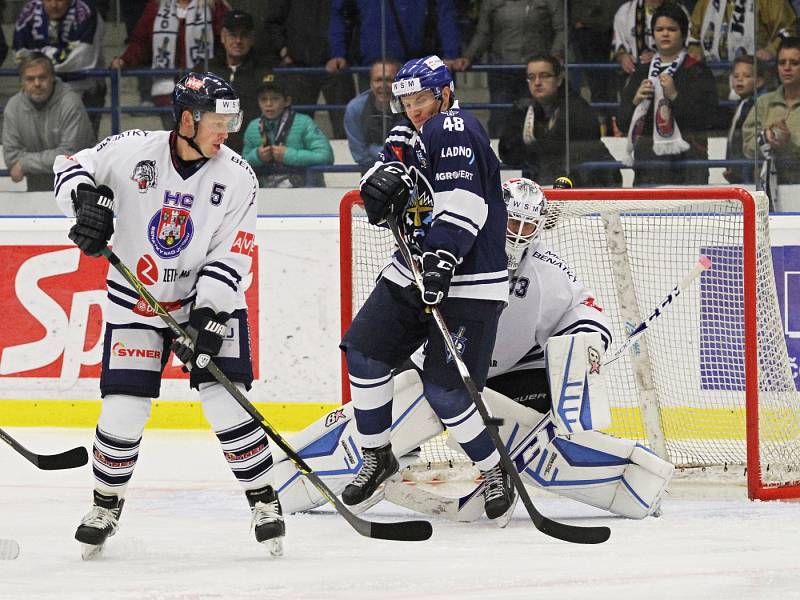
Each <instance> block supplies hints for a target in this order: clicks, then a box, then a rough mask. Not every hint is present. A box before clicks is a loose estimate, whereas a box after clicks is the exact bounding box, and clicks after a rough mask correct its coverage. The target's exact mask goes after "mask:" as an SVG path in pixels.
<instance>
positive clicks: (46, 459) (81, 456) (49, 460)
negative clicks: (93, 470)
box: [0, 429, 89, 471]
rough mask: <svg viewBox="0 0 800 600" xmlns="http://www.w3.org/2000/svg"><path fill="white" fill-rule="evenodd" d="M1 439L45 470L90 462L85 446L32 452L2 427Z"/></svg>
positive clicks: (0, 431) (80, 465)
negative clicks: (53, 451) (47, 452)
mask: <svg viewBox="0 0 800 600" xmlns="http://www.w3.org/2000/svg"><path fill="white" fill-rule="evenodd" d="M0 439H2V440H3V441H4V442H5V443H7V444H8V445H9V446H11V447H12V448H13V449H14V450H16V451H17V452H19V453H20V454H21V455H22V456H24V457H25V458H26V459H27V460H28V462H30V463H32V464H34V465H36V466H37V467H38V468H40V469H42V470H43V471H55V470H59V469H74V468H75V467H82V466H83V465H85V464H86V463H87V462H89V453H88V452H87V451H86V448H84V447H83V446H78V447H77V448H73V449H72V450H67V451H66V452H59V453H58V454H36V452H31V451H30V450H28V449H27V448H25V446H23V445H22V444H20V443H19V442H18V441H17V440H15V439H14V438H12V437H11V436H10V435H8V434H7V433H6V432H5V431H3V430H2V429H0Z"/></svg>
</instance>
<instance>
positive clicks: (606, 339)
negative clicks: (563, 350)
mask: <svg viewBox="0 0 800 600" xmlns="http://www.w3.org/2000/svg"><path fill="white" fill-rule="evenodd" d="M595 331H596V332H598V333H599V334H600V337H602V338H603V344H605V347H606V350H607V349H608V347H609V346H610V345H611V339H612V335H611V332H610V331H609V330H608V329H607V328H606V327H605V326H604V325H603V324H602V323H599V322H597V321H591V320H589V319H581V320H579V321H575V322H574V323H570V324H569V325H567V326H566V327H564V328H563V329H562V330H561V331H556V332H555V333H554V334H553V335H554V336H556V335H566V334H570V333H593V332H595Z"/></svg>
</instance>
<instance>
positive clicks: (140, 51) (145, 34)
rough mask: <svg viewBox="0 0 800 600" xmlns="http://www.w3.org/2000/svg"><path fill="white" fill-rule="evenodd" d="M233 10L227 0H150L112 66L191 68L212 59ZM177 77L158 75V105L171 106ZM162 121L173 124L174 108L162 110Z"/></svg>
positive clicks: (155, 100)
mask: <svg viewBox="0 0 800 600" xmlns="http://www.w3.org/2000/svg"><path fill="white" fill-rule="evenodd" d="M229 10H230V7H229V6H228V4H227V2H225V0H208V1H207V2H205V1H201V0H150V2H148V3H147V6H145V9H144V13H143V14H142V16H141V18H140V19H139V22H138V23H136V28H135V29H134V30H133V33H132V34H131V35H130V36H129V38H128V39H129V41H128V46H127V48H125V52H123V54H122V56H118V57H115V58H114V59H113V60H112V61H111V68H112V69H125V68H133V67H143V66H152V67H153V68H154V69H189V68H191V67H192V66H193V65H196V64H198V63H203V62H204V61H205V59H206V57H207V58H208V60H209V61H210V60H211V59H212V58H214V56H215V53H216V52H218V51H219V46H220V32H221V30H222V19H223V18H224V17H225V14H226V13H227V12H228V11H229ZM209 28H211V31H212V32H213V35H212V36H211V37H210V38H209V37H208V29H209ZM204 70H205V69H204ZM175 79H176V78H175V77H174V76H169V77H156V78H155V79H154V81H153V87H152V89H151V94H152V96H153V103H154V104H155V105H156V106H164V107H167V106H171V104H172V88H173V87H174V86H175ZM161 124H162V126H163V127H164V129H172V128H173V125H174V122H173V117H172V112H171V110H170V111H165V112H163V113H161Z"/></svg>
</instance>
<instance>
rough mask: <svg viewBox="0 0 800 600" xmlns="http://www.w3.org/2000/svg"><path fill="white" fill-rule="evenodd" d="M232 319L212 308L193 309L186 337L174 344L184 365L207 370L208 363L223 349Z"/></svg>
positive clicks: (173, 347)
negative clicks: (228, 325) (226, 325)
mask: <svg viewBox="0 0 800 600" xmlns="http://www.w3.org/2000/svg"><path fill="white" fill-rule="evenodd" d="M229 318H230V315H229V314H228V313H224V312H221V313H215V312H214V311H213V310H212V309H210V308H193V309H192V312H190V313H189V325H188V326H187V327H186V333H187V334H188V339H187V338H186V337H179V338H178V339H176V340H175V341H174V342H172V351H173V352H174V353H175V356H177V357H178V358H179V359H180V361H181V362H182V363H184V364H185V365H187V366H188V367H190V368H191V367H197V368H198V369H205V368H206V367H207V366H208V363H209V362H210V361H211V359H212V358H214V357H215V356H216V355H217V354H219V351H220V350H221V349H222V339H223V338H224V337H225V333H226V332H227V329H228V328H227V327H225V323H226V322H227V321H228V319H229Z"/></svg>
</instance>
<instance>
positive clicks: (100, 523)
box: [75, 490, 125, 560]
mask: <svg viewBox="0 0 800 600" xmlns="http://www.w3.org/2000/svg"><path fill="white" fill-rule="evenodd" d="M124 503H125V500H124V499H122V498H118V497H117V496H114V495H109V496H106V495H105V494H101V493H100V492H98V491H97V490H95V491H94V505H93V506H92V510H90V511H89V512H88V513H87V514H86V516H84V517H83V519H81V524H80V525H78V529H77V531H75V539H76V540H78V541H79V542H80V543H81V558H83V560H91V559H93V558H95V557H96V556H99V555H100V554H101V553H102V552H103V548H104V547H105V544H106V540H107V539H108V538H110V537H111V536H112V535H114V534H115V533H116V532H117V529H118V528H119V516H120V515H121V514H122V505H123V504H124Z"/></svg>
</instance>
